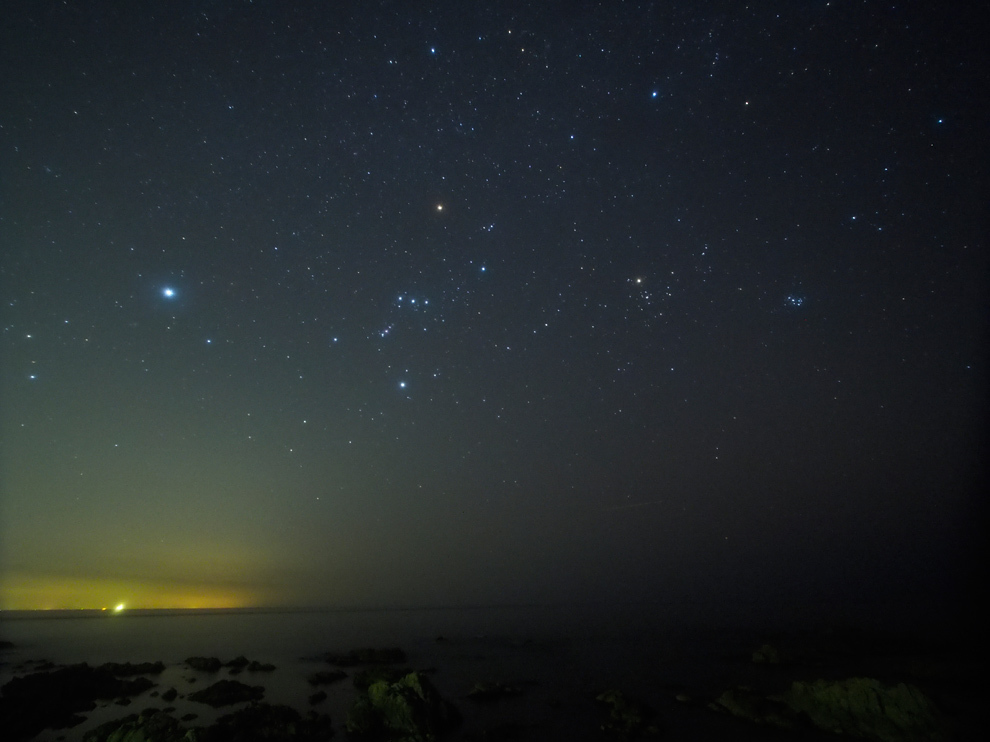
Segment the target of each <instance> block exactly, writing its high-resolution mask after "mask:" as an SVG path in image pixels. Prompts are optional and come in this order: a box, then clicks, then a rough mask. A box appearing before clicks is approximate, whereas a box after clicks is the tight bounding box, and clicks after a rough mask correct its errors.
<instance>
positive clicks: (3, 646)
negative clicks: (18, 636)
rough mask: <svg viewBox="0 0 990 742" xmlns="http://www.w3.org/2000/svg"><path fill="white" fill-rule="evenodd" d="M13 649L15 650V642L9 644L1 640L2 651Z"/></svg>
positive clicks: (0, 649) (0, 647)
mask: <svg viewBox="0 0 990 742" xmlns="http://www.w3.org/2000/svg"><path fill="white" fill-rule="evenodd" d="M13 648H14V642H8V641H4V640H2V639H0V651H2V650H4V649H13Z"/></svg>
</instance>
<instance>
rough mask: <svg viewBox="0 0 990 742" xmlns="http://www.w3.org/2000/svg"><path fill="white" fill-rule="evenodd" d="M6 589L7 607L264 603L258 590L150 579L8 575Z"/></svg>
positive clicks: (1, 599)
mask: <svg viewBox="0 0 990 742" xmlns="http://www.w3.org/2000/svg"><path fill="white" fill-rule="evenodd" d="M2 588H3V589H2V590H0V609H3V610H60V609H62V610H65V609H68V610H72V609H106V608H108V607H110V608H116V607H117V606H120V605H124V606H126V608H128V609H132V608H158V609H163V608H247V607H252V606H257V605H260V604H261V602H262V601H261V600H260V598H261V596H260V595H259V594H258V593H257V592H256V591H253V590H250V589H248V588H242V587H230V586H223V585H193V584H182V583H171V582H155V581H150V580H147V581H146V580H122V579H113V578H107V579H91V578H84V577H66V576H58V575H32V574H16V573H14V574H8V575H6V576H5V577H4V579H3V585H2Z"/></svg>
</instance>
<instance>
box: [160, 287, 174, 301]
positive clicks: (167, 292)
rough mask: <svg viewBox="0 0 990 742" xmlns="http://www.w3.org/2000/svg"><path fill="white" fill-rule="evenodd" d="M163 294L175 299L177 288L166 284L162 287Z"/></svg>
mask: <svg viewBox="0 0 990 742" xmlns="http://www.w3.org/2000/svg"><path fill="white" fill-rule="evenodd" d="M162 296H164V297H165V298H166V299H174V298H175V289H173V288H172V287H171V286H166V287H165V288H163V289H162Z"/></svg>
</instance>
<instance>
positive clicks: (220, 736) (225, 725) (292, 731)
mask: <svg viewBox="0 0 990 742" xmlns="http://www.w3.org/2000/svg"><path fill="white" fill-rule="evenodd" d="M332 735H333V728H332V726H331V723H330V717H329V716H327V715H325V714H322V715H317V714H315V713H312V712H311V713H310V715H309V716H308V717H306V718H303V717H302V716H301V715H300V714H299V712H298V711H296V710H295V709H294V708H291V707H289V706H282V705H278V704H268V703H253V704H251V705H250V706H247V707H245V708H243V709H241V710H239V711H235V712H234V713H232V714H227V715H226V716H221V717H220V718H219V719H218V720H217V722H216V724H214V725H213V726H211V727H209V728H208V729H206V730H205V731H204V733H203V735H202V739H203V740H205V742H255V741H256V740H257V741H262V740H263V741H264V742H316V741H317V740H320V741H321V742H322V740H326V739H329V738H330V737H331V736H332Z"/></svg>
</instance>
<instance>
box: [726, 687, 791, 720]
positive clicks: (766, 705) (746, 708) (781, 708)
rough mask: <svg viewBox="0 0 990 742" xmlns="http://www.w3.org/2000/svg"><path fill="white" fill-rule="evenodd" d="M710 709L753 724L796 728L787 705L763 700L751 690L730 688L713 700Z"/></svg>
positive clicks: (773, 700)
mask: <svg viewBox="0 0 990 742" xmlns="http://www.w3.org/2000/svg"><path fill="white" fill-rule="evenodd" d="M711 708H712V710H714V711H720V712H725V713H729V714H732V715H733V716H736V717H738V718H740V719H745V720H746V721H750V722H753V723H754V724H762V725H764V726H771V727H778V728H780V729H795V728H796V727H797V726H798V723H797V719H796V718H795V715H794V712H793V711H792V710H791V708H790V707H789V706H788V705H787V704H785V703H783V702H781V701H779V700H775V699H772V698H765V697H764V696H762V695H760V694H759V693H757V692H756V691H754V690H752V689H751V688H745V687H739V688H730V689H729V690H727V691H725V692H724V693H723V694H722V695H720V696H719V697H718V698H716V699H715V702H714V703H712V704H711Z"/></svg>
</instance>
